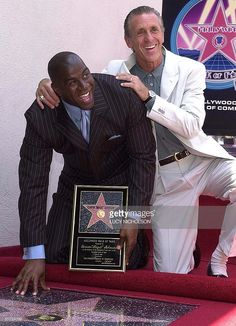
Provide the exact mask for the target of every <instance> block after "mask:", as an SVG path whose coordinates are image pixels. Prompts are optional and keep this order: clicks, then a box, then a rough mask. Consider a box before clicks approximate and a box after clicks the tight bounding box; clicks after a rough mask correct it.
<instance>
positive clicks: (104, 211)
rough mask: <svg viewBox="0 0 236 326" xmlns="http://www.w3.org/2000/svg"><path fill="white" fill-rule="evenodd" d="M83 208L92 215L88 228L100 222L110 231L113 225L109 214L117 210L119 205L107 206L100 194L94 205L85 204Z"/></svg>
mask: <svg viewBox="0 0 236 326" xmlns="http://www.w3.org/2000/svg"><path fill="white" fill-rule="evenodd" d="M83 206H84V207H85V208H86V209H87V210H89V211H90V212H91V213H92V216H91V218H90V220H89V223H88V226H87V227H88V228H90V227H91V226H92V225H94V224H96V223H97V222H99V221H101V222H103V223H104V224H106V225H107V226H108V227H109V228H110V229H113V225H112V223H111V221H110V212H112V211H113V210H114V209H116V208H118V207H119V205H107V204H106V202H105V198H104V196H103V193H102V192H101V193H100V195H99V197H98V200H97V203H96V204H95V205H94V204H89V205H88V204H87V205H83Z"/></svg>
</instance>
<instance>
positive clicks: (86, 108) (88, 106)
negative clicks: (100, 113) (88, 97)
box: [77, 101, 94, 110]
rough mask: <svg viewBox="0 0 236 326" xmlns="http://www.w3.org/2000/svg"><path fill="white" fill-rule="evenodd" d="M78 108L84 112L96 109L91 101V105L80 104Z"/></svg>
mask: <svg viewBox="0 0 236 326" xmlns="http://www.w3.org/2000/svg"><path fill="white" fill-rule="evenodd" d="M77 106H79V107H80V108H81V109H82V110H91V109H92V108H93V107H94V101H91V102H89V103H84V102H83V103H81V102H80V103H78V104H77Z"/></svg>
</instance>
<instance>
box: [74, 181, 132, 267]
mask: <svg viewBox="0 0 236 326" xmlns="http://www.w3.org/2000/svg"><path fill="white" fill-rule="evenodd" d="M127 205H128V187H127V186H114V187H113V186H91V185H89V186H86V185H75V187H74V203H73V214H72V232H71V244H70V259H69V269H70V270H72V271H73V270H74V271H76V270H91V271H115V272H118V271H120V272H122V271H125V247H123V248H122V249H121V250H117V249H116V244H117V241H118V240H119V238H120V228H121V225H122V218H123V215H124V212H125V211H126V210H127Z"/></svg>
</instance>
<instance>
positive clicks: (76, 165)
mask: <svg viewBox="0 0 236 326" xmlns="http://www.w3.org/2000/svg"><path fill="white" fill-rule="evenodd" d="M94 78H95V82H96V87H95V106H94V108H93V109H92V112H91V121H90V123H91V127H90V142H89V144H87V143H86V141H85V140H84V139H83V136H82V135H81V132H80V130H79V129H78V128H76V126H75V125H74V123H73V122H72V120H71V119H70V118H69V116H68V114H67V113H66V111H65V109H64V106H63V104H60V106H59V107H58V108H57V109H55V110H51V109H48V108H45V110H40V109H39V108H38V106H37V104H36V102H34V103H33V104H32V106H31V107H30V108H29V109H28V110H27V111H26V113H25V117H26V120H27V126H26V133H25V137H24V140H23V144H22V147H21V150H20V156H21V160H20V164H19V183H20V190H21V194H20V198H19V214H20V220H21V227H20V241H21V245H22V246H24V247H27V246H34V245H38V244H47V245H46V255H47V258H48V260H49V261H65V259H66V258H65V257H67V251H68V243H69V234H70V222H71V215H72V198H73V187H74V184H100V185H128V186H129V205H136V206H137V205H148V203H149V200H150V197H151V192H152V188H153V181H154V173H155V140H154V138H153V134H152V128H151V124H150V121H149V120H147V119H146V117H145V110H144V108H143V104H142V103H141V102H140V100H139V99H138V98H137V96H136V95H135V94H134V93H132V91H130V90H128V89H123V88H121V87H120V85H119V83H118V81H117V80H116V79H115V78H114V77H113V76H110V75H101V74H94ZM114 135H120V137H117V138H114V139H111V140H109V138H110V137H112V136H114ZM53 150H55V151H57V152H59V153H61V154H62V155H63V157H64V166H63V169H62V172H61V175H60V177H59V182H58V189H57V193H56V194H54V195H53V204H52V207H51V210H50V213H49V216H48V223H47V230H46V200H47V190H48V181H49V171H50V164H51V159H52V151H53ZM58 257H59V258H58Z"/></svg>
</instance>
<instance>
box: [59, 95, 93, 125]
mask: <svg viewBox="0 0 236 326" xmlns="http://www.w3.org/2000/svg"><path fill="white" fill-rule="evenodd" d="M62 103H63V104H64V106H65V109H66V112H67V113H68V115H69V117H70V118H71V120H72V121H73V122H74V123H75V125H76V126H77V127H78V128H79V129H80V124H81V116H82V113H81V112H82V109H81V108H80V107H79V106H75V105H72V104H69V103H67V102H66V101H64V100H62ZM84 111H86V112H87V114H88V115H89V117H90V110H84Z"/></svg>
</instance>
